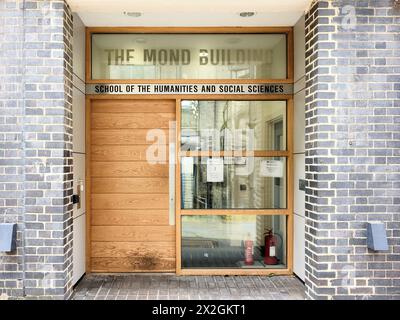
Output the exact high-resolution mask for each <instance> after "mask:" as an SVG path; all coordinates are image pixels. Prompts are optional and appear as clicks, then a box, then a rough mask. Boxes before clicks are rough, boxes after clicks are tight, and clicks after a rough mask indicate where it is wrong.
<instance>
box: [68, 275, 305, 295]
mask: <svg viewBox="0 0 400 320" xmlns="http://www.w3.org/2000/svg"><path fill="white" fill-rule="evenodd" d="M304 298H305V294H304V284H303V283H302V282H301V281H300V280H299V279H298V278H296V277H294V276H274V277H268V276H176V275H174V274H143V273H142V274H91V275H88V276H85V277H84V278H83V279H82V280H81V281H80V282H79V283H78V285H77V286H76V287H75V290H74V294H73V296H72V299H74V300H303V299H304Z"/></svg>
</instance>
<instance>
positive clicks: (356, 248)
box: [306, 0, 400, 299]
mask: <svg viewBox="0 0 400 320" xmlns="http://www.w3.org/2000/svg"><path fill="white" fill-rule="evenodd" d="M399 83H400V9H398V8H397V7H396V6H395V2H394V1H393V0H379V1H375V0H359V1H322V0H320V1H314V3H313V5H312V7H311V9H310V11H309V12H308V13H307V15H306V179H307V180H308V186H307V188H306V288H307V289H306V290H307V296H308V298H311V299H377V298H378V299H379V298H383V299H400V85H399ZM367 221H383V222H384V223H385V225H386V229H387V236H388V241H389V250H388V251H387V252H379V253H377V252H373V251H370V250H368V249H367V246H366V222H367Z"/></svg>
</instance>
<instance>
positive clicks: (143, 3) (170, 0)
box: [67, 0, 312, 27]
mask: <svg viewBox="0 0 400 320" xmlns="http://www.w3.org/2000/svg"><path fill="white" fill-rule="evenodd" d="M311 1H312V0H112V1H101V0H67V2H68V3H69V4H70V6H71V8H72V11H73V12H77V13H78V15H79V16H80V18H81V19H82V21H83V23H84V24H85V25H86V26H89V27H100V26H104V27H108V26H110V27H111V26H122V27H124V26H293V25H294V24H295V23H296V22H297V20H298V19H299V18H300V17H301V15H302V14H303V13H304V11H306V10H307V9H308V7H309V5H310V3H311ZM124 11H128V12H141V13H142V16H141V17H139V18H133V17H128V16H126V15H124V14H123V12H124ZM242 11H254V12H256V15H254V16H253V17H249V18H242V17H240V16H239V15H238V13H239V12H242Z"/></svg>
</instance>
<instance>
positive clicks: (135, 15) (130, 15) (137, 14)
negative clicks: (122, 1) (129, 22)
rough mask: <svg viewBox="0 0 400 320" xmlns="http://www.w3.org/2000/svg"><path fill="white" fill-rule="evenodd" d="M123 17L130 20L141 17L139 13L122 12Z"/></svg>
mask: <svg viewBox="0 0 400 320" xmlns="http://www.w3.org/2000/svg"><path fill="white" fill-rule="evenodd" d="M124 15H126V16H128V17H132V18H139V17H141V16H142V13H141V12H132V11H124Z"/></svg>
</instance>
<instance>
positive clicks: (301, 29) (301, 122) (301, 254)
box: [293, 15, 305, 281]
mask: <svg viewBox="0 0 400 320" xmlns="http://www.w3.org/2000/svg"><path fill="white" fill-rule="evenodd" d="M294 81H295V85H294V92H295V95H294V122H293V125H294V130H293V131H294V150H293V157H294V248H293V250H294V252H293V272H294V273H295V274H296V275H297V276H298V277H299V278H300V279H302V280H303V281H304V269H305V263H304V259H305V251H304V250H305V238H304V236H305V229H304V228H305V218H304V216H305V213H304V203H305V192H304V190H303V191H302V190H300V179H304V178H305V157H304V155H305V150H304V149H305V142H304V137H305V20H304V15H303V16H302V17H301V18H300V19H299V21H298V22H297V23H296V25H295V27H294Z"/></svg>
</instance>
